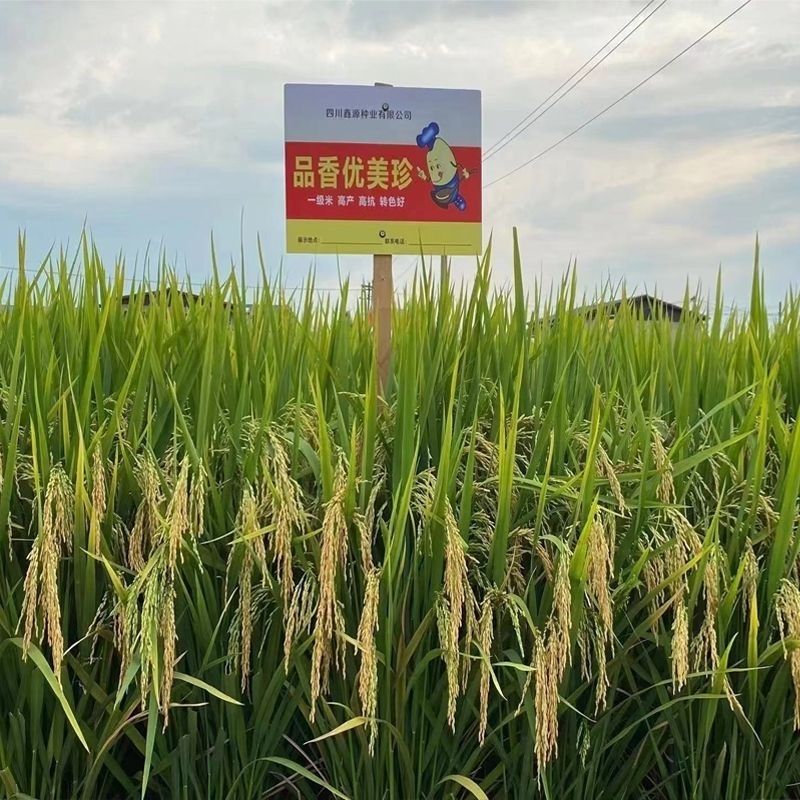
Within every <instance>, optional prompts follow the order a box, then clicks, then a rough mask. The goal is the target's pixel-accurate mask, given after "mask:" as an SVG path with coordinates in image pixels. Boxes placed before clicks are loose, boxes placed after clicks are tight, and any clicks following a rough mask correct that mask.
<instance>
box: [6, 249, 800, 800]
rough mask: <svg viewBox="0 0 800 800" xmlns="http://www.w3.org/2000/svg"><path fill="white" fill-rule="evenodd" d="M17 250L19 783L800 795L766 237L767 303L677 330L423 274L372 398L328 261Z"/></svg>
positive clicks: (789, 319)
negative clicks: (141, 258) (282, 279)
mask: <svg viewBox="0 0 800 800" xmlns="http://www.w3.org/2000/svg"><path fill="white" fill-rule="evenodd" d="M25 249H26V247H25V240H24V238H23V239H21V240H20V245H19V264H20V270H19V273H18V274H16V275H14V276H13V277H12V278H10V279H9V282H8V283H7V284H6V285H5V286H4V287H3V294H4V295H5V296H6V297H7V298H8V302H7V304H6V305H5V307H4V308H3V310H2V311H0V462H1V463H0V474H1V475H2V490H1V491H0V675H2V679H0V796H5V797H8V798H12V797H26V796H27V797H37V798H66V797H70V798H73V797H74V798H87V800H88V799H89V798H91V799H92V800H94V798H127V797H153V798H158V797H164V798H197V797H204V798H205V797H208V798H220V800H234V799H235V798H252V797H260V798H269V797H276V798H277V797H302V798H327V797H331V796H335V797H340V798H353V799H354V800H372V798H374V799H375V800H378V799H379V798H381V799H382V798H398V799H401V800H406V799H407V798H452V797H459V798H461V797H477V798H484V797H491V798H505V797H507V798H531V797H592V798H601V797H607V798H623V797H631V798H642V797H645V798H654V799H655V798H658V799H659V800H661V798H664V799H666V798H670V799H672V798H675V799H676V800H677V798H684V797H696V798H721V797H728V798H731V799H733V798H742V797H798V796H800V792H799V791H798V788H797V787H798V784H800V766H798V764H800V747H799V746H798V741H800V740H798V736H797V733H796V730H797V729H798V728H800V649H798V647H800V574H799V570H798V556H799V555H800V536H798V521H799V520H800V510H798V495H799V494H800V425H798V424H797V418H798V413H797V412H798V407H800V302H799V301H798V298H797V296H796V295H794V294H792V293H790V294H789V295H788V296H787V297H786V300H785V302H784V303H783V304H782V306H781V312H780V314H779V315H778V317H777V319H774V320H771V319H770V317H769V315H768V314H767V311H766V307H765V303H764V298H763V287H762V276H761V271H760V268H759V264H758V250H757V249H756V263H755V266H754V272H753V288H752V297H751V303H750V309H749V311H748V312H747V313H744V314H743V313H740V312H732V313H729V312H728V311H727V310H726V307H725V305H724V300H723V296H722V292H721V289H720V288H719V284H718V287H717V291H716V295H715V296H714V297H713V298H712V299H711V300H710V301H709V302H708V303H700V302H699V301H696V300H692V299H690V298H689V296H688V292H687V297H686V300H685V308H686V313H685V314H684V316H683V319H682V320H681V322H679V323H677V324H674V323H671V322H670V321H669V320H667V319H654V320H650V321H645V320H643V319H641V318H640V317H638V316H637V314H636V313H635V311H634V310H633V309H632V308H631V307H629V306H628V305H627V304H626V303H625V302H623V303H622V304H621V305H620V307H619V312H618V313H617V314H616V315H615V317H614V319H613V320H611V319H610V318H609V317H608V315H607V309H608V308H609V306H608V305H607V304H606V303H605V301H608V300H611V299H612V298H611V297H610V296H609V295H608V294H606V295H605V296H604V295H602V293H601V296H600V297H598V298H594V299H595V300H598V301H600V303H599V305H598V307H597V308H598V310H597V313H596V314H594V315H592V316H589V315H587V314H586V312H585V308H584V306H585V303H586V301H587V298H583V297H580V296H579V294H578V290H577V282H576V277H575V274H574V271H570V272H569V273H568V274H567V276H566V277H565V278H564V280H563V281H562V283H561V284H560V285H559V286H558V287H557V288H556V290H555V291H553V292H551V293H549V294H547V293H545V292H544V291H543V290H542V289H541V287H539V286H536V285H528V284H526V283H525V281H524V280H523V269H522V262H521V258H520V256H519V253H518V252H516V249H515V255H514V265H513V266H514V275H515V279H514V283H513V286H512V287H511V289H510V290H509V291H493V290H492V288H491V271H490V270H491V266H490V263H491V255H490V252H487V254H486V255H485V256H484V258H483V259H481V260H480V262H479V263H477V264H476V270H475V277H474V281H472V283H471V284H470V285H469V286H466V287H461V288H458V287H455V286H454V285H453V282H452V280H451V276H450V274H449V272H448V269H447V266H446V265H443V266H442V267H441V269H440V272H439V274H438V276H436V280H434V273H433V270H432V269H431V268H423V269H422V271H421V272H420V273H419V274H418V275H417V276H416V278H415V280H414V282H413V285H412V286H411V287H410V288H409V289H408V290H407V291H406V292H404V293H403V295H402V296H399V297H398V298H397V301H396V304H395V307H394V311H393V314H394V343H393V359H392V365H391V374H390V377H389V382H388V385H387V386H386V387H383V388H382V390H380V389H379V386H378V381H377V377H376V372H375V368H374V352H373V345H372V329H371V326H370V315H369V309H367V308H365V307H363V305H358V307H352V304H349V303H348V297H349V292H348V287H347V286H346V285H345V286H343V287H342V293H341V295H340V296H339V297H338V298H336V299H333V300H331V301H328V302H324V303H321V302H317V301H315V299H314V298H315V295H314V293H313V291H310V289H311V287H312V285H313V282H312V281H311V280H310V279H309V284H308V287H307V288H308V289H309V291H306V292H303V293H301V294H300V295H299V296H298V295H291V294H286V293H285V292H284V291H283V290H282V289H281V287H280V285H279V284H277V283H276V282H275V281H271V280H270V278H269V275H268V273H267V271H266V270H265V269H264V268H263V265H262V285H263V288H262V289H261V290H260V291H259V292H258V294H257V296H256V297H255V299H254V301H252V302H251V300H252V298H250V297H248V294H247V290H246V287H244V286H243V285H242V283H241V280H240V279H239V277H238V275H237V272H236V271H235V270H234V271H232V272H231V273H230V275H227V276H223V275H221V274H220V273H219V271H218V270H217V268H216V261H215V260H214V271H213V275H212V277H211V278H210V279H209V280H208V281H207V282H206V283H205V284H204V285H203V286H201V287H195V289H194V291H195V292H196V295H193V294H187V295H181V290H183V289H186V288H191V287H186V286H183V285H182V284H181V281H180V280H179V279H178V276H177V274H176V273H175V272H174V271H173V270H171V269H170V268H169V267H168V266H167V265H166V264H165V263H163V262H162V263H160V264H159V265H158V270H157V274H156V276H155V277H154V278H152V279H146V278H141V277H137V276H136V275H132V274H131V272H130V270H128V269H127V268H126V266H125V264H124V262H123V261H122V260H120V261H118V262H117V263H115V264H114V265H113V266H112V267H107V266H104V264H103V262H102V259H101V257H100V255H99V254H98V252H97V250H96V248H95V247H94V245H93V244H92V243H91V241H89V240H88V239H87V238H86V237H84V238H83V239H82V241H81V246H80V248H79V252H78V253H77V254H75V255H74V257H69V256H68V255H67V254H60V255H59V256H58V257H56V256H50V257H48V258H47V259H46V260H45V261H44V262H43V263H42V264H41V265H39V267H38V268H37V267H33V268H32V267H31V263H30V261H29V260H27V258H26V252H25ZM621 291H622V294H623V296H624V289H623V290H621ZM184 297H185V300H184V299H183V298H184Z"/></svg>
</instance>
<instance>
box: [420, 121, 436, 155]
mask: <svg viewBox="0 0 800 800" xmlns="http://www.w3.org/2000/svg"><path fill="white" fill-rule="evenodd" d="M438 135H439V126H438V125H437V124H436V123H435V122H431V123H429V124H428V125H426V126H425V127H424V128H423V129H422V133H420V134H419V136H417V147H423V148H425V149H426V150H433V143H434V142H435V141H436V137H437V136H438Z"/></svg>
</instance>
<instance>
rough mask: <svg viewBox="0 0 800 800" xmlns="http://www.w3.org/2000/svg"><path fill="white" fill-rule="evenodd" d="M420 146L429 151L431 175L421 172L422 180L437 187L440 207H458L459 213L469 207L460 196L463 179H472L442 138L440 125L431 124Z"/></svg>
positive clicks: (421, 136)
mask: <svg viewBox="0 0 800 800" xmlns="http://www.w3.org/2000/svg"><path fill="white" fill-rule="evenodd" d="M417 145H418V146H419V147H422V148H423V149H425V150H427V151H428V152H427V156H426V157H427V161H428V172H427V174H426V173H425V170H422V169H420V170H418V174H419V177H420V178H421V179H422V180H423V181H424V180H430V182H431V183H432V184H433V189H432V190H431V198H432V199H433V202H434V203H436V205H437V206H439V207H440V208H447V207H448V206H450V205H453V206H455V207H456V208H457V209H458V210H459V211H463V210H464V209H465V208H466V207H467V201H466V200H465V199H464V198H463V197H462V196H461V194H460V193H459V191H458V189H459V185H460V183H461V181H462V180H466V179H467V178H469V171H468V170H467V169H466V167H460V166H459V164H458V162H457V161H456V157H455V154H454V153H453V150H452V148H451V147H450V145H449V144H447V142H446V141H445V140H444V139H442V138H441V137H440V136H439V126H438V124H437V123H435V122H431V123H430V124H429V125H426V126H425V127H424V128H423V129H422V133H420V134H419V136H417Z"/></svg>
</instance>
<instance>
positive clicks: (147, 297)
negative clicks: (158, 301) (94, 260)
mask: <svg viewBox="0 0 800 800" xmlns="http://www.w3.org/2000/svg"><path fill="white" fill-rule="evenodd" d="M137 294H138V292H133V293H132V294H124V295H122V305H124V306H127V305H130V303H131V301H134V302H135V301H136V299H137ZM141 294H142V295H143V297H142V305H145V306H149V305H150V303H151V301H154V300H155V298H156V297H157V296H158V294H159V293H158V292H151V291H145V292H142V293H141ZM164 294H165V296H166V298H167V302H170V300H171V299H172V289H166V290H165V291H164ZM176 294H177V295H178V297H179V298H180V300H181V301H182V302H183V304H184V305H185V306H188V305H189V298H192V299H193V300H194V302H198V301H199V300H200V295H199V294H193V293H192V292H183V291H179V292H176Z"/></svg>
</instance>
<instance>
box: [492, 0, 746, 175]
mask: <svg viewBox="0 0 800 800" xmlns="http://www.w3.org/2000/svg"><path fill="white" fill-rule="evenodd" d="M751 2H752V0H745V1H744V2H743V3H742V4H741V5H739V6H737V7H736V8H735V9H734V10H733V11H731V13H730V14H728V16H727V17H724V18H723V19H721V20H720V21H719V22H718V23H717V24H716V25H714V26H713V27H711V28H709V29H708V30H707V31H706V32H705V33H704V34H703V35H702V36H700V37H699V38H697V39H695V40H694V41H693V42H692V43H691V44H690V45H687V46H686V47H684V48H683V50H681V51H680V53H678V54H677V55H675V56H673V57H672V58H671V59H670V60H669V61H667V62H666V63H665V64H662V65H661V66H660V67H659V68H658V69H657V70H656V71H655V72H652V73H650V75H648V76H647V77H646V78H644V79H643V80H641V81H639V83H637V84H636V85H635V86H634V87H632V88H631V89H628V91H627V92H625V94H623V95H622V96H621V97H618V98H617V99H616V100H615V101H614V102H613V103H609V104H608V105H607V106H606V107H605V108H604V109H602V110H601V111H598V112H597V114H595V115H594V116H593V117H591V118H589V119H587V120H586V122H584V123H583V124H582V125H579V126H578V127H577V128H575V129H574V130H573V131H570V132H569V133H568V134H567V135H566V136H562V137H561V138H560V139H559V140H558V141H557V142H554V143H553V144H551V145H550V146H549V147H546V148H545V149H544V150H542V151H541V152H539V153H537V154H536V155H535V156H531V158H529V159H528V160H527V161H523V162H522V164H519V165H518V166H516V167H514V169H512V170H510V171H509V172H506V173H505V174H504V175H501V176H500V177H499V178H495V179H494V180H493V181H489V183H486V184H484V185H483V188H484V189H488V188H489V187H490V186H494V185H495V184H497V183H500V181H504V180H505V179H506V178H508V177H510V176H511V175H513V174H514V173H516V172H519V171H520V170H521V169H524V168H525V167H527V166H529V165H530V164H532V163H533V162H534V161H537V160H538V159H540V158H541V157H542V156H544V155H547V153H549V152H550V151H551V150H555V149H556V147H558V146H559V145H560V144H563V143H564V142H566V141H567V140H568V139H571V138H572V137H573V136H575V135H576V134H577V133H580V132H581V131H582V130H583V129H584V128H585V127H587V126H588V125H591V124H592V123H593V122H594V121H595V120H597V119H599V118H600V117H602V116H603V114H605V113H607V112H608V111H611V109H612V108H614V107H615V106H617V105H619V104H620V103H621V102H622V101H623V100H625V99H626V98H628V97H630V96H631V95H632V94H633V93H634V92H635V91H636V90H637V89H640V88H641V87H642V86H644V85H645V84H646V83H647V82H648V81H651V80H652V79H653V78H655V77H656V75H658V74H659V73H660V72H663V71H664V70H665V69H666V68H667V67H669V66H671V65H672V64H674V63H675V62H676V61H677V60H678V59H679V58H680V57H681V56H683V55H685V54H686V53H688V52H689V51H690V50H691V49H692V48H693V47H696V46H697V45H698V44H700V42H702V41H703V39H705V38H707V37H708V36H710V35H711V34H712V33H714V31H716V30H717V29H718V28H720V27H722V26H723V25H724V24H725V23H726V22H727V21H728V20H729V19H731V18H732V17H734V16H735V15H736V14H738V13H739V12H740V11H741V10H742V9H743V8H744V7H745V6H748V5H750V3H751Z"/></svg>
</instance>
